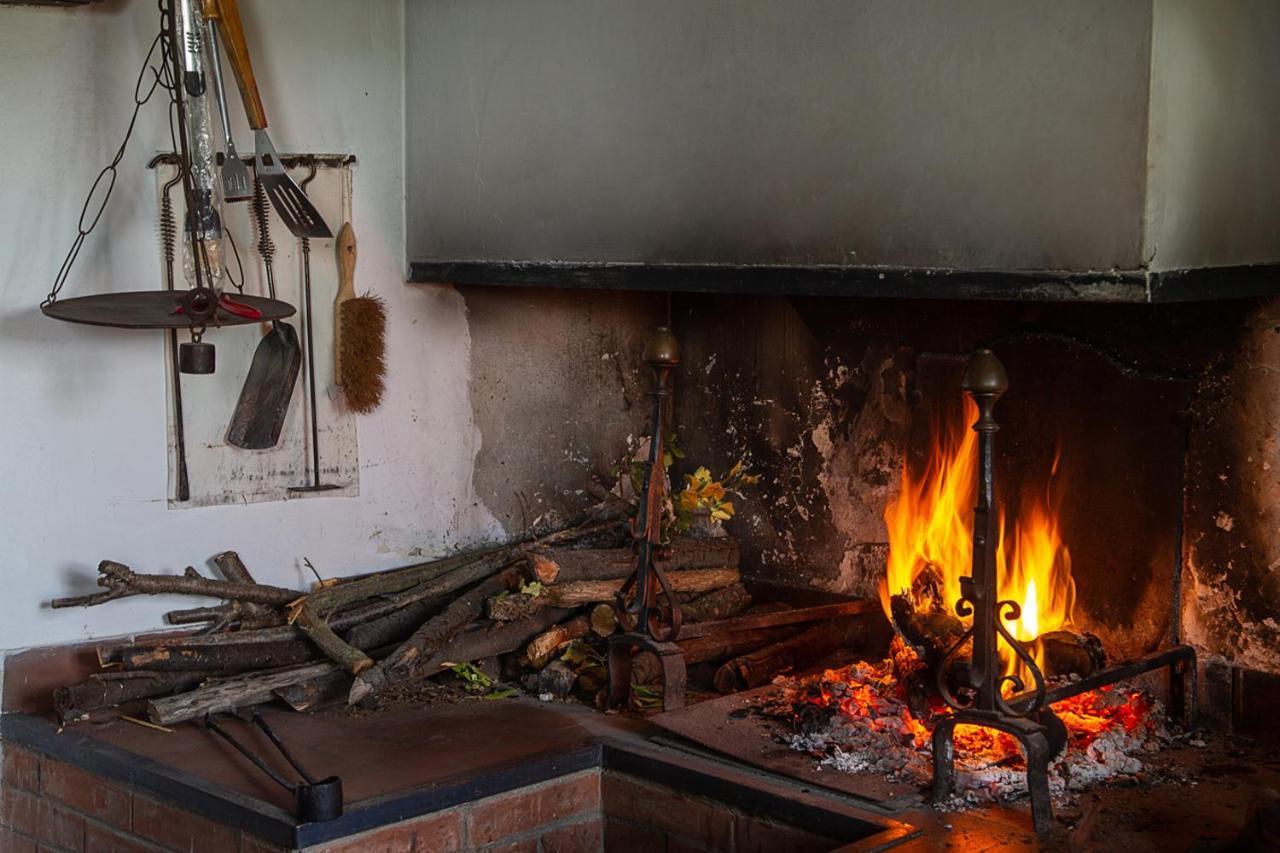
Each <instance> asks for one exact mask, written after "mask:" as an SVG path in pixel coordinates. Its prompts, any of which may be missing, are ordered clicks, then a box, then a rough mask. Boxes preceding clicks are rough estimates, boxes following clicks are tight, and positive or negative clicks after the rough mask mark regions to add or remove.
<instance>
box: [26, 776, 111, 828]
mask: <svg viewBox="0 0 1280 853" xmlns="http://www.w3.org/2000/svg"><path fill="white" fill-rule="evenodd" d="M40 785H41V790H42V791H44V794H45V796H47V797H52V798H53V799H55V800H60V801H61V802H63V803H66V804H67V805H69V806H71V808H73V809H75V810H76V811H78V812H83V813H84V814H87V815H89V816H90V817H92V818H96V819H98V820H100V821H103V822H104V823H109V824H111V825H112V826H116V827H119V828H120V829H126V830H127V829H128V828H129V800H130V799H131V798H130V796H129V792H128V791H126V790H125V789H124V788H121V787H119V786H118V785H115V784H113V783H111V782H108V781H107V780H106V779H103V778H101V777H99V776H94V775H92V774H90V773H86V772H85V771H83V770H81V769H80V768H78V767H72V766H71V765H70V764H63V763H62V762H61V761H49V760H47V759H46V760H45V762H44V764H43V766H42V768H41V772H40Z"/></svg>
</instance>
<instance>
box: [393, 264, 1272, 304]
mask: <svg viewBox="0 0 1280 853" xmlns="http://www.w3.org/2000/svg"><path fill="white" fill-rule="evenodd" d="M408 280H409V281H410V282H417V283H420V284H437V283H442V284H481V285H498V286H511V287H555V288H585V289H592V290H651V291H654V290H656V291H672V292H679V293H754V294H779V295H790V296H854V297H875V298H893V299H996V300H1021V301H1031V302H1120V303H1146V302H1190V301H1198V300H1209V299H1236V298H1243V297H1250V296H1270V295H1274V294H1278V293H1280V264H1257V265H1253V266H1236V267H1210V268H1204V269H1191V270H1170V271H1167V272H1147V271H1146V270H1109V271H1100V272H1070V271H1062V270H1030V271H1010V270H958V269H913V268H907V267H838V266H788V265H769V264H763V265H743V266H738V265H728V264H724V265H721V264H648V263H576V262H562V261H538V262H533V261H413V262H411V263H410V264H409V274H408Z"/></svg>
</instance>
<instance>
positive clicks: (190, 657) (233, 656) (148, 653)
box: [117, 637, 316, 672]
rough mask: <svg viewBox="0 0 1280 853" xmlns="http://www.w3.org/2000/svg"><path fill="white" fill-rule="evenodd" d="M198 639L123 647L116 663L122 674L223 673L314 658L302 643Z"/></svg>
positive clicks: (311, 649) (276, 665)
mask: <svg viewBox="0 0 1280 853" xmlns="http://www.w3.org/2000/svg"><path fill="white" fill-rule="evenodd" d="M200 639H201V638H200V637H194V638H192V639H191V641H190V642H187V643H181V644H179V643H172V644H164V645H148V644H143V645H131V646H123V647H121V648H120V649H119V652H118V654H117V659H118V661H119V663H120V664H121V665H122V666H123V668H124V669H125V670H154V671H157V672H180V671H192V670H196V671H199V670H206V671H222V672H227V671H243V670H250V669H269V668H275V667H280V666H291V665H293V664H298V663H305V662H306V661H309V660H311V659H313V658H314V657H315V656H316V654H315V650H314V649H313V648H311V645H310V644H309V643H307V642H306V641H305V640H298V639H290V640H277V641H270V642H256V643H255V642H241V643H201V642H200Z"/></svg>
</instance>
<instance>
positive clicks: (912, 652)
mask: <svg viewBox="0 0 1280 853" xmlns="http://www.w3.org/2000/svg"><path fill="white" fill-rule="evenodd" d="M964 402H965V405H964V408H963V410H962V413H961V412H960V411H957V415H958V417H957V419H956V420H954V421H952V422H949V423H946V424H942V423H935V425H934V434H933V441H932V446H931V450H930V453H929V454H928V456H927V458H926V459H925V461H924V464H923V465H921V466H919V470H918V471H913V470H912V466H911V465H909V464H904V468H903V474H902V480H901V489H900V492H899V494H898V496H897V498H896V499H894V500H893V501H892V502H891V503H890V504H889V505H888V506H887V507H886V509H885V514H884V517H885V523H886V526H887V527H888V531H889V543H890V552H889V559H888V568H887V572H886V575H885V578H884V579H883V581H882V583H881V587H880V597H881V603H882V605H883V607H884V610H885V614H886V615H887V616H888V617H889V618H890V620H891V621H893V623H894V625H895V628H896V629H897V630H896V635H895V637H894V640H893V644H892V647H891V654H890V657H889V658H887V659H885V660H884V661H882V662H880V663H874V662H859V663H855V664H852V665H850V666H846V667H843V668H840V669H830V670H826V671H824V672H823V673H821V674H820V675H817V676H811V677H802V678H790V679H785V680H783V681H782V682H781V684H782V688H783V689H782V691H781V692H780V693H779V694H777V698H776V700H775V701H773V702H771V703H770V704H769V705H768V706H767V707H766V708H765V711H766V713H768V714H769V715H771V716H774V717H775V718H778V719H782V720H785V721H786V722H787V723H788V724H789V725H790V726H791V731H792V733H793V734H792V735H791V745H792V746H793V747H794V748H796V749H798V750H801V751H806V752H810V753H812V754H813V755H814V756H815V757H817V758H819V759H820V760H821V762H822V763H823V764H824V765H828V766H831V767H834V768H836V769H839V770H844V771H848V772H876V773H881V774H885V775H889V776H891V777H895V778H902V779H905V780H908V781H913V782H920V783H924V782H927V781H928V779H929V778H930V775H931V761H932V759H931V754H930V738H931V733H932V731H933V728H934V727H935V725H936V724H937V722H938V721H939V720H941V719H944V718H945V717H946V716H948V715H950V714H951V713H952V711H951V709H950V708H949V707H948V706H947V705H946V704H945V702H944V701H943V700H942V698H941V697H940V696H939V695H938V694H937V692H936V690H935V689H932V685H933V683H934V677H933V676H934V673H933V672H932V670H933V669H934V668H936V667H944V666H946V665H948V664H947V662H946V661H945V660H944V657H945V652H946V651H947V650H948V649H949V648H950V647H951V646H952V645H953V644H954V642H955V641H956V640H957V638H958V637H959V636H960V635H961V634H963V632H964V631H965V629H967V628H968V626H969V621H970V619H965V618H962V617H960V616H959V615H958V614H957V611H956V603H957V602H958V601H959V600H960V598H961V578H962V577H965V576H968V575H969V574H970V573H971V571H972V561H973V555H974V543H973V532H972V531H973V496H974V494H975V488H976V485H977V478H978V474H979V472H978V464H979V463H978V459H979V454H978V452H977V436H976V433H975V432H974V431H973V430H971V429H970V428H969V425H970V424H972V423H974V422H975V420H976V419H977V418H978V415H979V412H978V407H977V406H976V405H975V404H974V402H973V401H972V400H971V399H968V398H966V399H965V401H964ZM1060 466H1061V458H1060V457H1058V458H1055V459H1054V460H1053V462H1052V464H1051V465H1050V466H1049V467H1048V470H1047V471H1046V474H1045V478H1044V483H1043V485H1042V487H1040V488H1039V489H1035V490H1031V491H1029V492H1028V493H1026V494H1025V495H1024V496H1023V498H1022V500H1021V501H1020V502H1019V504H1018V511H1017V513H1016V516H1014V517H1006V516H1005V515H1004V513H1003V512H1001V513H1000V514H999V515H998V516H997V520H996V552H995V557H996V577H997V578H998V583H999V590H998V591H999V596H998V598H999V599H1000V600H1011V601H1014V602H1018V603H1019V604H1020V605H1021V614H1020V617H1019V618H1016V619H1011V620H1010V621H1009V622H1008V623H1007V624H1008V627H1009V629H1010V630H1011V632H1012V633H1013V635H1014V636H1015V637H1016V638H1017V639H1018V640H1019V641H1021V642H1023V643H1025V645H1026V648H1027V650H1028V651H1029V652H1030V653H1031V654H1032V655H1033V657H1034V659H1035V661H1036V663H1037V665H1038V667H1039V668H1040V669H1041V671H1042V672H1045V673H1047V674H1050V675H1054V674H1056V676H1057V678H1058V679H1059V680H1062V679H1066V680H1074V679H1078V678H1079V677H1080V676H1082V675H1088V674H1089V673H1088V672H1087V671H1079V670H1073V671H1070V672H1068V671H1067V670H1068V669H1069V667H1066V668H1064V667H1062V666H1060V665H1058V664H1059V663H1060V650H1061V648H1062V643H1063V642H1064V641H1063V640H1062V639H1061V638H1063V637H1066V638H1069V640H1068V641H1067V642H1068V645H1069V646H1071V644H1076V643H1078V644H1081V645H1078V646H1071V647H1072V648H1083V647H1084V646H1085V645H1091V648H1090V649H1089V652H1088V654H1085V655H1084V657H1083V658H1082V660H1083V661H1084V662H1085V663H1086V664H1088V665H1090V666H1092V665H1097V666H1101V664H1102V652H1101V646H1100V644H1098V643H1097V640H1096V638H1093V637H1090V636H1089V635H1085V634H1082V633H1080V632H1078V631H1077V630H1076V628H1075V625H1074V623H1073V620H1072V610H1073V606H1074V601H1075V581H1074V579H1073V578H1072V574H1071V556H1070V551H1069V549H1068V547H1067V545H1066V543H1065V542H1064V541H1063V538H1062V533H1061V528H1060V525H1059V516H1058V510H1059V507H1060V496H1061V488H1060V486H1061V477H1060V473H1059V472H1060ZM1050 646H1052V647H1053V649H1054V651H1055V655H1054V657H1055V660H1048V661H1047V660H1046V649H1047V648H1048V647H1050ZM960 651H961V654H960V655H957V656H956V658H954V659H953V664H954V661H955V660H959V662H960V663H959V665H960V666H961V667H962V668H963V667H965V666H967V665H968V664H967V661H966V660H965V659H966V658H967V656H968V653H969V652H966V649H965V648H963V647H962V648H961V650H960ZM999 651H1000V655H1001V661H1002V663H1003V668H1004V674H1005V675H1006V676H1010V675H1012V676H1016V677H1017V679H1018V680H1017V681H1014V680H1005V681H1003V682H1002V688H1003V692H1004V693H1005V695H1006V698H1007V697H1008V696H1009V694H1011V693H1013V692H1015V688H1016V687H1017V686H1018V685H1029V684H1030V683H1031V680H1032V679H1031V677H1030V673H1029V672H1028V670H1027V668H1026V666H1025V665H1024V664H1022V663H1021V662H1020V661H1019V660H1018V658H1017V657H1016V655H1015V654H1014V653H1013V651H1012V650H1011V649H1010V648H1008V647H1007V646H1006V645H1005V644H1003V643H1001V644H1000V647H999ZM1091 657H1092V658H1093V660H1090V658H1091ZM954 680H955V681H963V679H962V678H956V679H954ZM1053 709H1054V711H1055V713H1056V714H1057V716H1058V717H1059V718H1060V719H1061V720H1062V721H1063V723H1065V725H1066V729H1067V732H1066V736H1067V748H1066V749H1065V750H1064V751H1063V753H1062V754H1060V755H1059V756H1058V757H1057V759H1056V760H1055V761H1054V763H1053V764H1052V765H1051V767H1050V790H1051V791H1052V792H1053V793H1054V794H1056V795H1061V794H1063V793H1064V792H1066V791H1068V790H1078V789H1079V788H1081V787H1083V786H1085V785H1088V784H1091V783H1093V782H1097V781H1100V780H1102V779H1106V778H1110V777H1114V776H1117V775H1122V774H1134V773H1137V772H1139V771H1140V770H1141V769H1142V763H1141V761H1140V759H1139V758H1138V756H1139V755H1140V754H1141V753H1143V752H1146V751H1151V750H1154V749H1158V748H1159V746H1160V744H1161V742H1163V741H1164V740H1165V739H1166V738H1167V732H1166V730H1165V728H1164V723H1163V720H1164V713H1163V709H1162V708H1161V707H1160V705H1159V703H1158V702H1156V701H1155V700H1153V699H1151V698H1149V697H1148V696H1146V695H1145V694H1143V693H1142V692H1139V691H1133V690H1125V689H1123V688H1122V687H1119V686H1116V687H1110V686H1108V687H1103V688H1100V689H1098V690H1092V691H1088V692H1084V693H1082V694H1080V695H1076V696H1072V697H1070V698H1068V699H1064V700H1062V701H1060V702H1057V703H1055V704H1054V706H1053ZM955 746H956V749H955V754H956V761H957V769H958V770H959V777H958V780H957V781H958V786H957V791H958V793H959V794H960V796H961V800H960V802H963V801H969V802H977V801H982V800H986V799H992V798H994V799H1005V798H1008V797H1012V796H1018V795H1020V794H1024V793H1025V792H1026V791H1027V782H1026V761H1025V758H1024V756H1023V755H1022V752H1021V749H1020V746H1019V743H1018V741H1017V740H1016V739H1015V738H1014V737H1012V736H1010V735H1008V734H1006V733H1003V732H1001V731H997V730H994V729H991V728H987V727H979V726H972V725H960V726H958V727H957V728H956V731H955Z"/></svg>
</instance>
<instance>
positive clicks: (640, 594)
mask: <svg viewBox="0 0 1280 853" xmlns="http://www.w3.org/2000/svg"><path fill="white" fill-rule="evenodd" d="M644 360H645V362H646V363H647V364H648V365H649V366H650V367H651V368H653V376H654V387H653V425H652V428H651V430H650V433H649V460H648V463H647V464H646V466H645V474H644V491H643V493H642V494H641V495H640V508H639V511H638V512H637V513H636V517H635V520H634V521H633V522H632V527H631V535H632V538H633V540H634V548H635V552H636V569H635V572H634V573H633V574H632V575H631V577H630V578H628V579H627V582H626V583H625V584H623V586H622V589H621V591H619V592H618V595H617V602H616V608H617V610H618V617H619V620H618V621H619V622H620V623H622V622H624V619H623V617H624V616H629V617H631V618H633V619H634V620H635V628H634V629H632V630H630V631H628V632H626V633H622V634H615V635H613V636H612V637H610V638H609V707H610V708H618V707H621V706H623V705H625V704H626V701H627V696H628V695H629V693H630V691H631V660H632V657H633V656H634V655H635V653H636V651H637V650H645V651H649V652H653V653H654V654H655V655H657V658H658V661H659V663H660V664H661V665H662V707H663V709H664V710H668V711H670V710H674V709H676V708H683V707H684V690H685V683H686V674H685V665H684V653H683V652H682V651H681V650H680V647H679V646H677V645H676V643H675V640H676V637H677V635H678V634H679V633H680V603H679V602H678V601H676V597H675V592H674V591H673V590H672V588H671V584H670V582H669V581H668V580H667V576H666V574H665V573H664V572H663V571H662V569H660V568H658V566H657V562H656V561H657V560H658V558H659V557H661V556H663V550H664V549H663V545H662V507H663V503H664V502H665V499H666V470H665V467H664V466H663V464H662V459H663V455H664V453H665V450H666V438H667V435H666V432H667V420H668V414H669V410H670V406H671V383H672V379H673V376H674V373H675V369H676V365H678V364H679V363H680V345H679V343H678V342H677V341H676V336H675V335H673V334H672V333H671V330H670V329H668V328H666V327H665V326H663V327H660V328H658V330H657V331H656V332H654V334H653V336H652V337H651V338H650V339H649V341H648V343H647V344H646V345H645V348H644ZM659 592H661V593H662V594H663V595H664V596H665V606H664V607H662V608H661V609H660V606H659V603H658V594H659ZM663 617H665V619H664V618H663Z"/></svg>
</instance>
